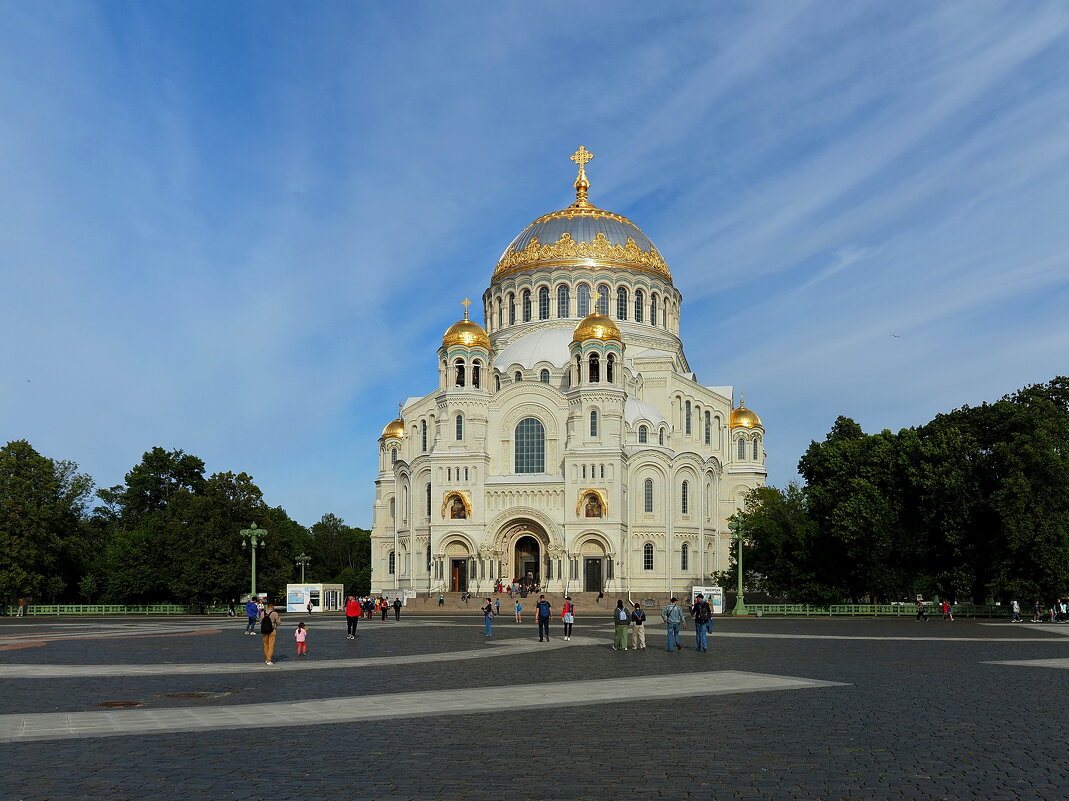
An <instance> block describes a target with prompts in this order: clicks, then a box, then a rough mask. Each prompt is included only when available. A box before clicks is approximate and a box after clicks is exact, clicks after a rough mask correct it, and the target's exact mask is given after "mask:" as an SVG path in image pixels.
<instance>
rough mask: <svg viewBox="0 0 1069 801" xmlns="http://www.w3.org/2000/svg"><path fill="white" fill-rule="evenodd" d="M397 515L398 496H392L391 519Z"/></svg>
mask: <svg viewBox="0 0 1069 801" xmlns="http://www.w3.org/2000/svg"><path fill="white" fill-rule="evenodd" d="M396 516H397V500H396V498H390V519H391V520H392V519H393V518H394V517H396Z"/></svg>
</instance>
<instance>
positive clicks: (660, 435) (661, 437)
mask: <svg viewBox="0 0 1069 801" xmlns="http://www.w3.org/2000/svg"><path fill="white" fill-rule="evenodd" d="M657 444H658V445H664V429H663V428H662V429H661V430H660V431H658V432H657Z"/></svg>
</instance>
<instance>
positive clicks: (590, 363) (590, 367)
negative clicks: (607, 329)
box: [575, 353, 616, 384]
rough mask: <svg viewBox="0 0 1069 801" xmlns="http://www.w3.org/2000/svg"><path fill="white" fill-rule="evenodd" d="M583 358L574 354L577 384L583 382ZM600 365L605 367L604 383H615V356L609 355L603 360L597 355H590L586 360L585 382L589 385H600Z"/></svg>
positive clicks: (613, 354)
mask: <svg viewBox="0 0 1069 801" xmlns="http://www.w3.org/2000/svg"><path fill="white" fill-rule="evenodd" d="M583 364H584V361H583V357H582V356H580V355H578V354H576V357H575V371H576V373H577V376H576V379H577V381H578V382H579V383H582V382H583ZM602 364H604V365H605V383H606V384H615V383H616V354H615V353H610V354H608V355H607V356H606V357H605V358H604V359H602V358H601V354H599V353H591V354H590V355H589V356H587V358H586V380H587V383H590V384H600V383H602V377H601V373H602V369H601V368H602Z"/></svg>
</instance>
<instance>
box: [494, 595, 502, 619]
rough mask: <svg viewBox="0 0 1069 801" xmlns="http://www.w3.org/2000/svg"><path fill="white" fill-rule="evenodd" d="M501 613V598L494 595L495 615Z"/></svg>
mask: <svg viewBox="0 0 1069 801" xmlns="http://www.w3.org/2000/svg"><path fill="white" fill-rule="evenodd" d="M500 614H501V598H499V597H497V596H495V597H494V617H497V616H498V615H500Z"/></svg>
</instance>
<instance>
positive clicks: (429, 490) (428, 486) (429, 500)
mask: <svg viewBox="0 0 1069 801" xmlns="http://www.w3.org/2000/svg"><path fill="white" fill-rule="evenodd" d="M426 496H427V498H426V501H427V517H428V518H430V516H431V485H430V484H428V485H427V492H426Z"/></svg>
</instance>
